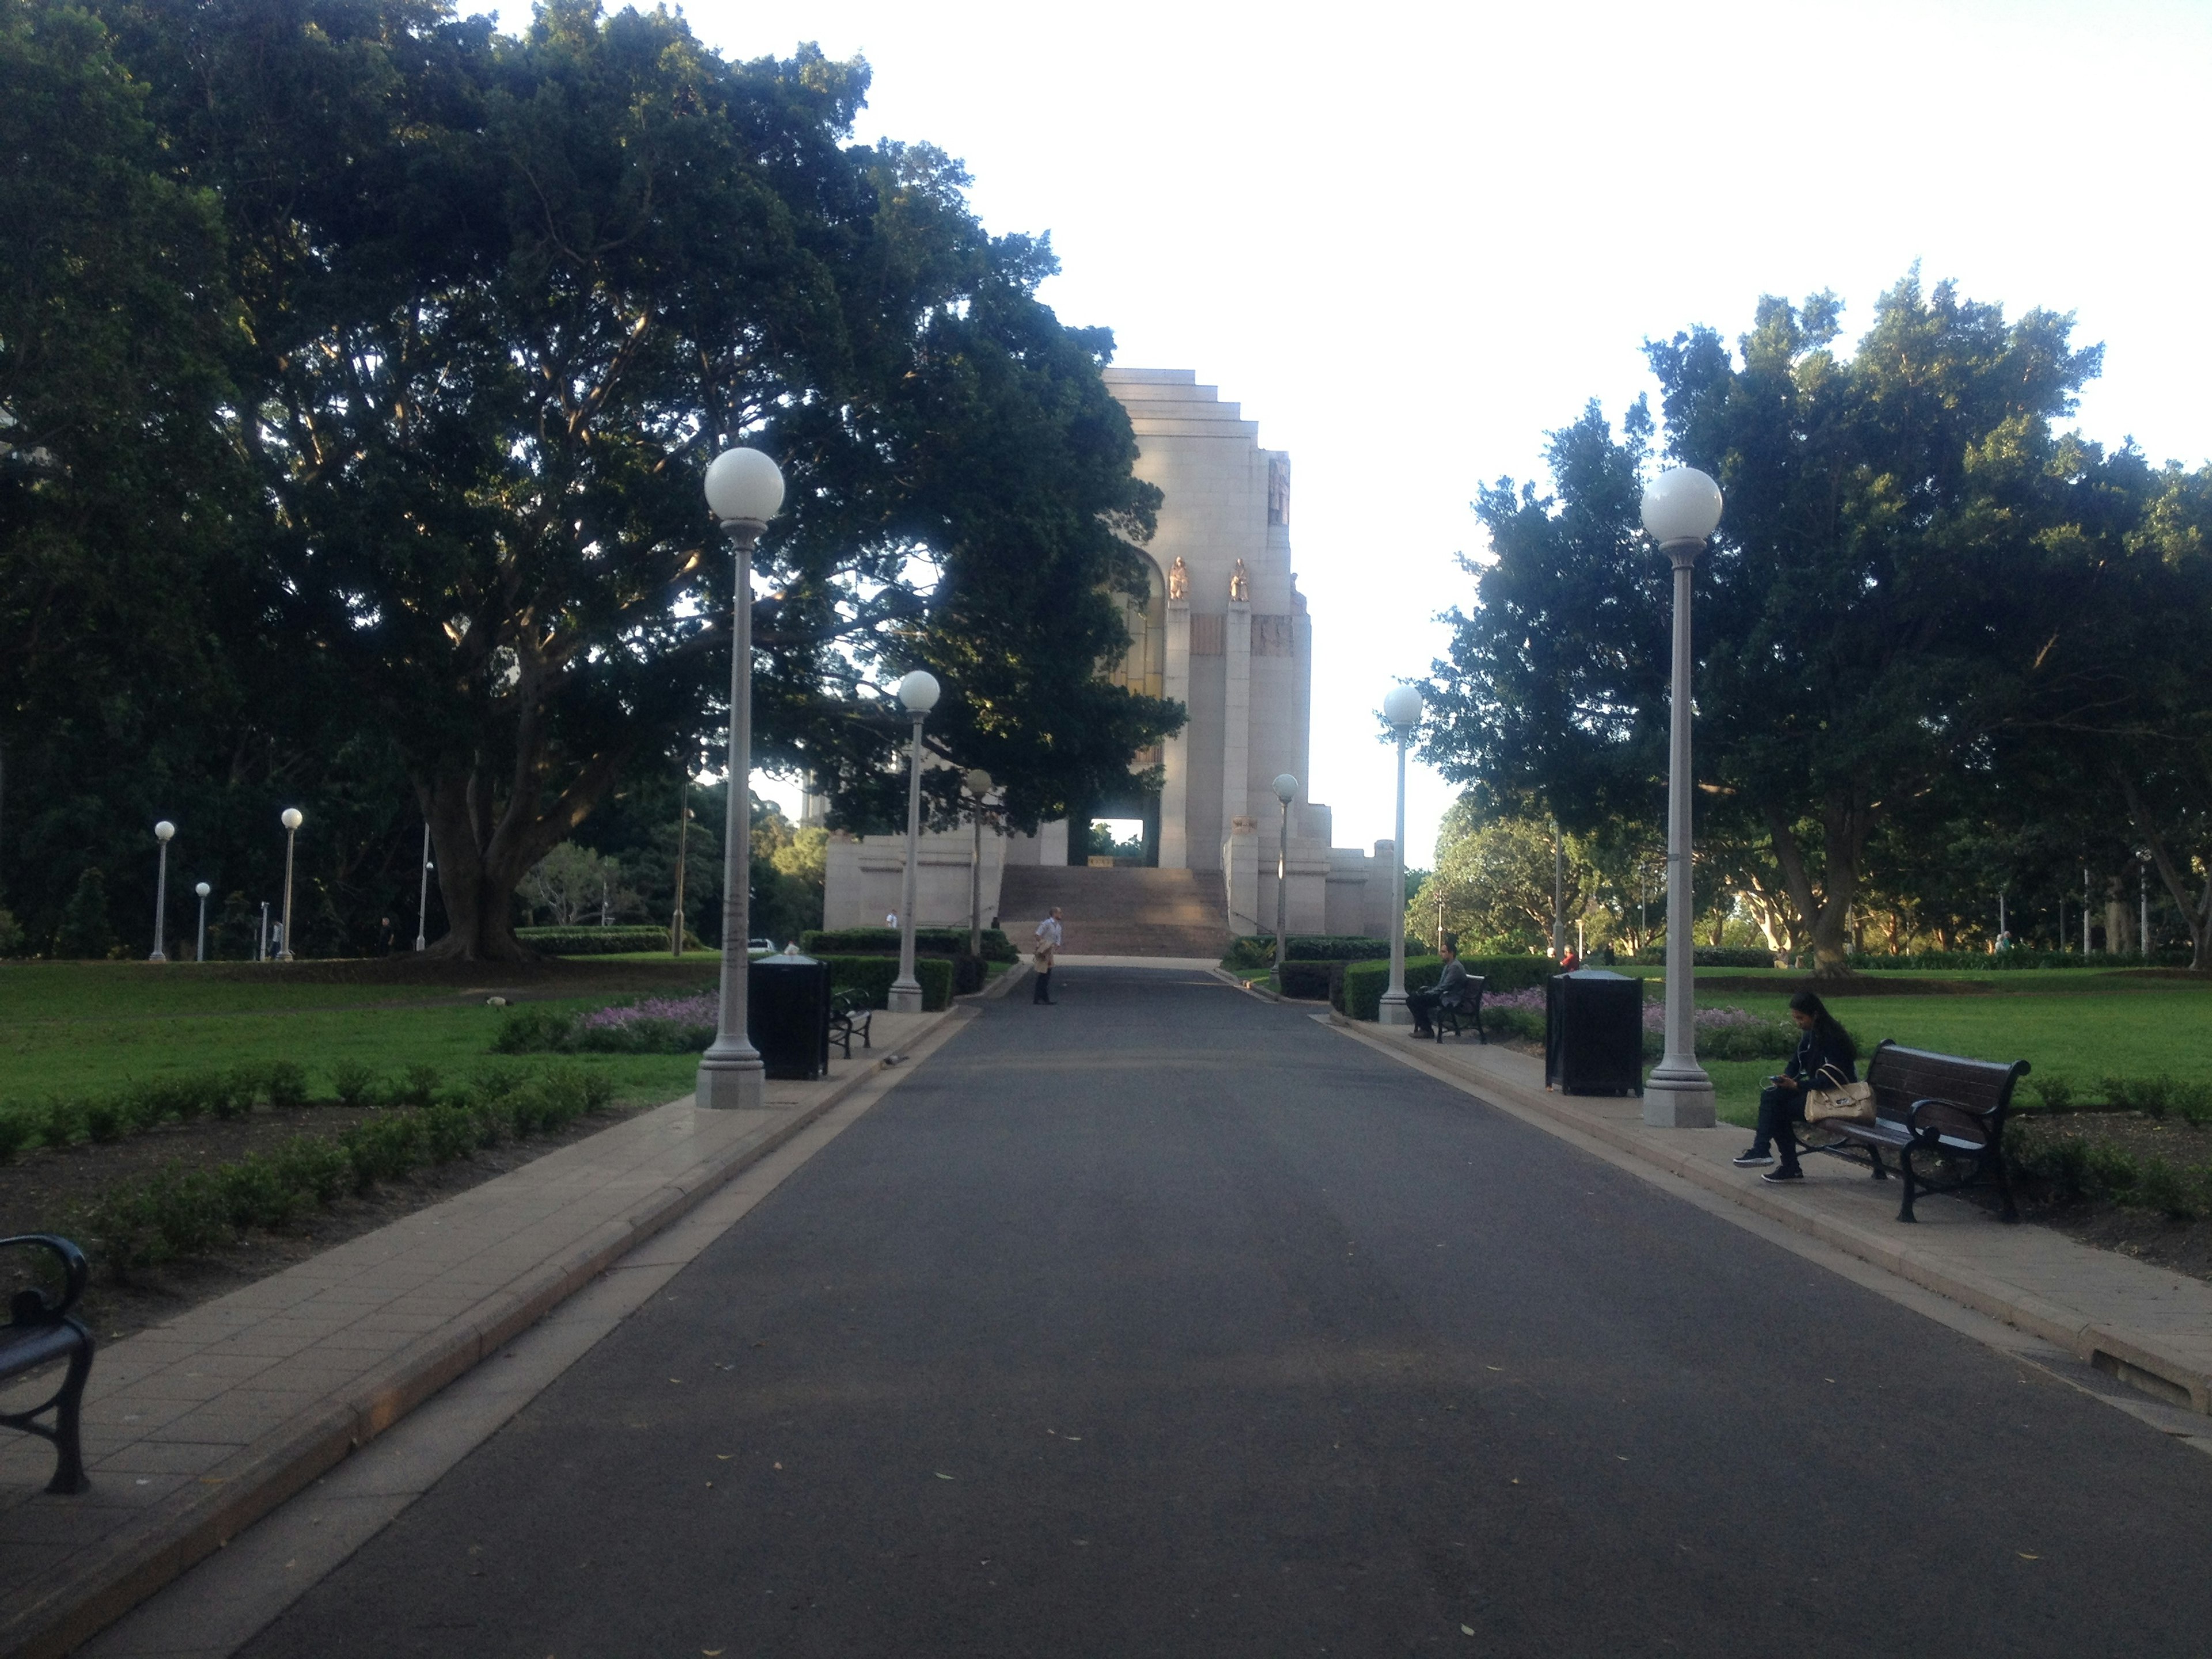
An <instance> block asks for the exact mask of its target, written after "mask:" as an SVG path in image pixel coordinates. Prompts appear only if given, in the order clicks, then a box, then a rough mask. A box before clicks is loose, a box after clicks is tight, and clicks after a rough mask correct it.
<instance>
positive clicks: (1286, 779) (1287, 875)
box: [1275, 772, 1298, 985]
mask: <svg viewBox="0 0 2212 1659" xmlns="http://www.w3.org/2000/svg"><path fill="white" fill-rule="evenodd" d="M1297 797H1298V781H1297V779H1296V778H1294V777H1292V776H1291V775H1290V774H1289V773H1288V772H1284V773H1280V774H1279V775H1277V776H1276V779H1275V799H1277V800H1279V801H1280V802H1282V803H1283V834H1282V839H1281V840H1279V841H1278V842H1276V843H1275V983H1276V984H1278V985H1280V984H1281V983H1282V982H1283V958H1284V957H1286V956H1288V955H1289V954H1290V948H1289V946H1287V945H1285V944H1284V942H1283V934H1284V932H1285V929H1286V928H1287V927H1289V925H1290V924H1289V921H1288V920H1287V918H1288V917H1289V915H1290V914H1291V900H1290V892H1291V802H1292V801H1294V800H1296V799H1297Z"/></svg>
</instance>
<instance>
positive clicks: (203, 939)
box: [192, 881, 215, 962]
mask: <svg viewBox="0 0 2212 1659" xmlns="http://www.w3.org/2000/svg"><path fill="white" fill-rule="evenodd" d="M192 891H194V892H195V893H197V894H198V895H199V898H200V942H199V948H198V949H197V951H193V953H192V960H193V961H194V962H205V961H206V960H207V902H208V895H209V894H210V893H212V892H213V891H215V889H214V888H212V887H210V886H209V885H208V884H206V883H205V882H204V881H203V882H199V883H197V884H194V886H193V888H192Z"/></svg>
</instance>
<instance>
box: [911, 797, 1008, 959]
mask: <svg viewBox="0 0 2212 1659" xmlns="http://www.w3.org/2000/svg"><path fill="white" fill-rule="evenodd" d="M961 781H962V782H963V783H964V784H966V785H967V786H968V794H969V799H972V800H973V801H974V802H975V862H974V863H972V864H970V865H969V866H968V954H969V956H971V957H980V956H981V955H982V954H983V802H984V798H985V797H986V796H987V795H988V794H989V793H991V791H992V790H993V789H994V788H995V787H997V780H996V779H994V777H992V775H990V774H989V773H988V772H986V771H985V770H984V769H982V768H981V767H980V766H975V767H970V768H969V770H968V775H966V776H965V777H963V779H961ZM907 908H908V909H909V910H910V909H912V908H914V907H913V906H912V905H911V904H909V905H908V906H907Z"/></svg>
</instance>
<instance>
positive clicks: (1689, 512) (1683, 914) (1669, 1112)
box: [1644, 466, 1721, 1129]
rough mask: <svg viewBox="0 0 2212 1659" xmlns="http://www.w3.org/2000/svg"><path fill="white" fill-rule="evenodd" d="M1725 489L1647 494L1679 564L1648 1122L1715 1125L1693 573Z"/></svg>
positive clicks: (1649, 510)
mask: <svg viewBox="0 0 2212 1659" xmlns="http://www.w3.org/2000/svg"><path fill="white" fill-rule="evenodd" d="M1720 522H1721V487H1720V486H1719V485H1718V484H1717V483H1714V482H1713V481H1712V480H1711V478H1709V477H1706V476H1705V474H1704V473H1702V472H1700V471H1698V470H1697V469H1696V468H1694V467H1687V466H1678V467H1674V468H1672V469H1670V470H1669V471H1665V472H1662V473H1661V474H1660V475H1659V476H1658V477H1656V478H1654V479H1653V480H1652V481H1651V483H1650V488H1648V489H1645V490H1644V533H1645V534H1647V535H1649V536H1650V538H1651V539H1652V540H1653V541H1655V542H1656V543H1658V544H1659V550H1660V551H1661V552H1662V553H1664V554H1665V555H1666V556H1667V557H1668V560H1669V561H1671V562H1673V564H1674V686H1673V692H1672V708H1671V710H1670V713H1671V715H1672V719H1671V720H1670V722H1669V726H1670V740H1669V742H1668V755H1667V1052H1666V1054H1664V1055H1663V1056H1662V1058H1661V1060H1660V1061H1659V1063H1658V1064H1657V1065H1656V1066H1653V1067H1652V1068H1651V1075H1650V1078H1649V1079H1646V1080H1645V1082H1644V1121H1645V1122H1646V1123H1649V1124H1651V1125H1653V1126H1655V1127H1660V1128H1674V1129H1710V1128H1711V1127H1713V1081H1712V1079H1711V1078H1709V1077H1707V1076H1706V1075H1705V1067H1704V1066H1700V1065H1699V1064H1698V1038H1697V1020H1696V1009H1695V1006H1694V1004H1693V1002H1692V998H1693V997H1694V996H1695V994H1696V992H1695V990H1694V988H1693V980H1692V973H1691V969H1692V962H1693V958H1692V955H1691V951H1692V947H1693V945H1694V943H1695V941H1693V940H1692V938H1691V936H1690V928H1691V926H1692V915H1691V909H1690V902H1691V899H1692V887H1691V882H1690V788H1691V782H1692V774H1691V771H1690V575H1691V572H1692V571H1693V570H1694V569H1695V568H1697V562H1698V555H1699V553H1701V552H1703V551H1704V550H1705V541H1706V538H1709V537H1710V536H1711V534H1712V533H1713V532H1714V531H1716V530H1717V529H1719V528H1720Z"/></svg>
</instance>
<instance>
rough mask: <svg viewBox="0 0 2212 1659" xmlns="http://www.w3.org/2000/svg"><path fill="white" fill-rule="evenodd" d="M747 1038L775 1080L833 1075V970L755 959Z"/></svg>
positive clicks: (793, 959) (800, 960)
mask: <svg viewBox="0 0 2212 1659" xmlns="http://www.w3.org/2000/svg"><path fill="white" fill-rule="evenodd" d="M745 986H746V1002H745V1034H746V1035H747V1036H750V1038H751V1039H752V1044H753V1047H754V1048H757V1049H758V1050H760V1057H761V1060H762V1062H763V1064H764V1065H765V1066H767V1067H768V1074H769V1076H770V1077H773V1078H796V1079H799V1080H801V1081H805V1079H809V1078H817V1077H823V1076H826V1075H827V1074H828V1073H829V963H826V962H817V961H816V960H815V959H814V958H813V957H802V956H797V955H784V956H767V957H754V958H753V960H752V963H751V965H750V967H749V968H748V969H746V980H745Z"/></svg>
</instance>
